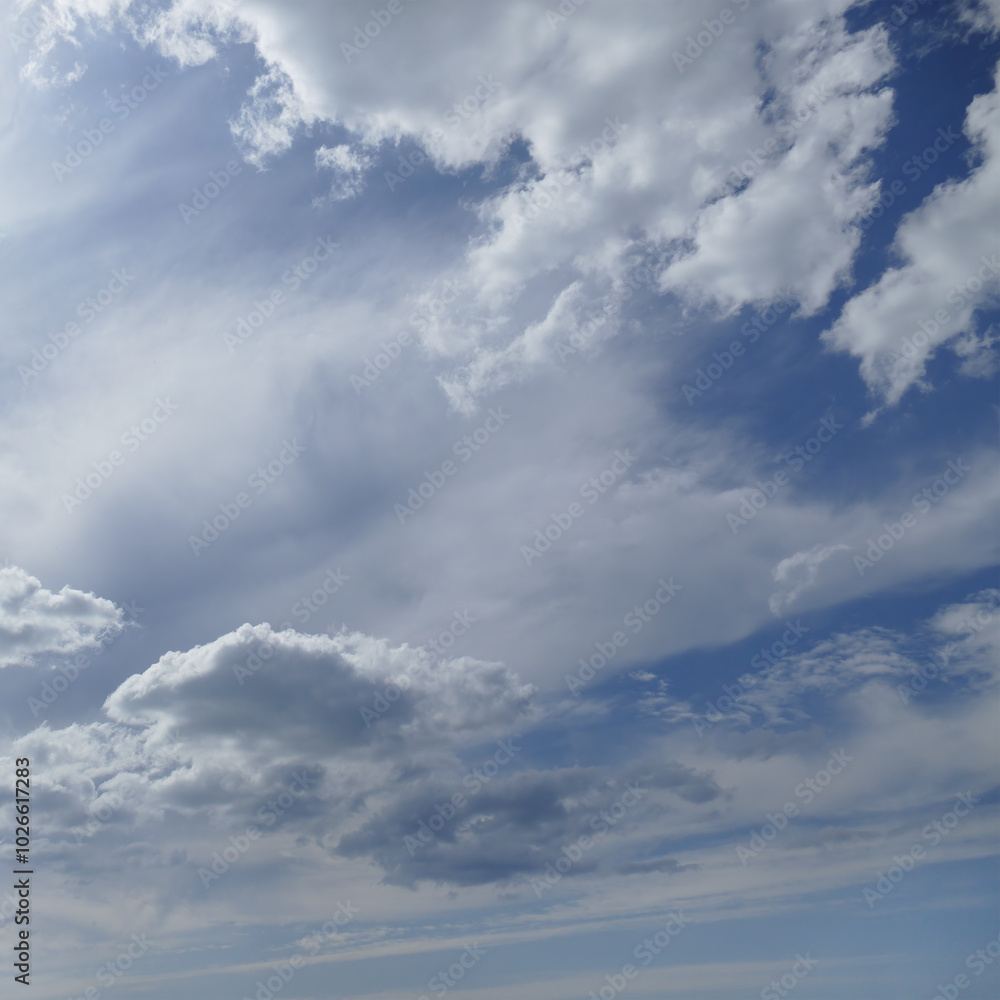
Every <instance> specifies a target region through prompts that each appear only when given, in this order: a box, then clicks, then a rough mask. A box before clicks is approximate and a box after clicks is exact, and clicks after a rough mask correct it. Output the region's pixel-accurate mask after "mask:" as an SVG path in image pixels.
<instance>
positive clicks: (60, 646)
mask: <svg viewBox="0 0 1000 1000" xmlns="http://www.w3.org/2000/svg"><path fill="white" fill-rule="evenodd" d="M122 628H124V615H123V612H122V611H121V609H120V608H116V607H115V605H114V604H113V603H112V602H111V601H108V600H105V599H104V598H103V597H95V596H94V595H93V594H89V593H86V592H84V591H82V590H76V589H75V588H73V587H69V586H65V587H63V588H62V590H60V591H59V592H58V593H52V591H50V590H46V589H45V588H44V587H43V586H42V584H41V581H40V580H38V579H36V578H35V577H33V576H31V575H30V574H28V573H26V572H25V571H24V570H23V569H21V568H20V567H18V566H3V567H0V667H10V666H30V665H48V664H46V661H47V660H51V659H61V658H63V657H67V656H72V655H73V654H74V653H77V652H80V651H82V650H86V649H95V648H97V647H98V646H100V645H101V640H102V638H106V637H108V636H112V635H115V634H116V633H118V632H120V631H121V630H122Z"/></svg>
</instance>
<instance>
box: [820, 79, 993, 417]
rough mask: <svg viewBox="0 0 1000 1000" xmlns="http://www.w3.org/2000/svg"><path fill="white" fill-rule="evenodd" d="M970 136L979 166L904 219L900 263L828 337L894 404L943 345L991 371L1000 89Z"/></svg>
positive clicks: (942, 142) (980, 106)
mask: <svg viewBox="0 0 1000 1000" xmlns="http://www.w3.org/2000/svg"><path fill="white" fill-rule="evenodd" d="M965 134H966V136H967V137H968V139H969V141H970V142H971V143H972V144H973V147H974V149H975V152H976V155H977V157H978V159H979V160H980V162H979V163H978V165H977V166H976V168H975V169H974V170H973V171H972V173H971V174H970V175H969V176H968V177H966V178H964V179H962V180H960V181H949V182H946V183H943V184H941V185H939V186H938V187H937V188H935V190H934V191H933V193H932V194H930V195H929V196H928V197H927V198H926V199H925V201H924V202H923V203H922V204H921V205H920V207H919V208H917V209H915V210H914V211H913V212H911V213H910V214H908V215H907V216H906V217H905V218H904V219H903V221H902V222H901V223H900V226H899V229H898V231H897V233H896V242H895V246H894V249H895V251H896V253H897V254H898V256H899V257H900V258H901V260H902V264H901V266H899V267H891V268H889V269H887V270H886V271H885V273H884V274H882V275H881V277H880V278H879V280H878V281H877V282H876V283H874V284H873V285H871V286H870V287H868V288H866V289H865V290H864V291H863V292H861V293H860V294H858V295H856V296H855V297H854V298H852V299H850V300H849V301H848V302H847V304H846V305H845V306H844V309H843V311H842V313H841V315H840V316H839V317H838V319H837V321H836V323H835V324H834V325H833V326H832V327H831V329H830V330H829V331H828V332H827V333H826V334H825V335H824V336H825V338H826V339H827V341H828V342H829V343H830V344H831V345H832V346H834V347H837V348H839V349H841V350H846V351H850V352H851V354H853V355H856V356H857V357H859V358H860V359H861V372H862V375H863V376H864V378H865V381H866V382H867V383H868V385H869V386H870V387H871V389H872V391H873V393H874V394H875V396H876V398H877V399H878V400H879V401H880V402H883V403H886V404H889V405H893V404H895V403H898V402H899V400H900V399H901V398H902V396H903V394H904V393H905V392H906V390H907V389H908V388H910V387H911V386H913V385H918V384H920V383H921V381H922V379H923V377H924V373H925V371H926V367H927V362H928V360H929V359H930V358H931V357H933V355H934V353H935V352H936V351H937V349H938V348H939V347H942V346H944V345H946V344H947V345H949V346H951V347H952V348H953V349H954V350H955V352H956V353H957V354H959V355H961V356H962V357H965V358H966V361H965V363H964V368H965V372H966V374H975V373H976V371H977V367H979V366H986V372H987V373H989V371H990V367H991V366H988V365H987V357H988V356H989V354H990V353H991V348H992V345H993V339H994V338H993V337H992V336H991V335H990V333H989V331H988V330H984V329H983V319H982V317H983V315H984V312H985V311H986V310H987V309H989V308H990V307H992V308H994V309H995V307H996V305H997V303H998V302H1000V259H998V257H997V252H996V247H997V241H996V233H997V226H998V225H1000V208H998V206H997V199H996V191H997V187H998V185H1000V91H998V90H997V89H996V88H994V89H993V90H992V91H991V92H990V93H989V94H983V95H980V96H979V97H977V98H975V100H973V101H972V103H971V104H970V105H969V109H968V113H967V115H966V119H965ZM956 138H957V136H954V135H948V134H947V133H946V132H942V134H941V135H939V136H937V137H936V138H935V140H934V145H932V146H930V147H928V150H927V151H925V156H926V157H930V156H933V158H934V160H936V159H937V156H938V154H940V153H943V152H945V151H946V150H947V148H948V146H949V145H950V144H951V143H953V142H954V141H955V139H956ZM987 326H988V324H987ZM963 335H964V336H963ZM959 337H962V339H957V338H959ZM983 355H986V357H983ZM979 358H982V360H977V359H979Z"/></svg>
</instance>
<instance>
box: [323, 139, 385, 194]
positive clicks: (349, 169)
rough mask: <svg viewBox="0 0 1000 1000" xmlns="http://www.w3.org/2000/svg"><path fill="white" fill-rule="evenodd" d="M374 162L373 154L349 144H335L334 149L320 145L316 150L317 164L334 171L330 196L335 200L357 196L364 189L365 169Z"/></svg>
mask: <svg viewBox="0 0 1000 1000" xmlns="http://www.w3.org/2000/svg"><path fill="white" fill-rule="evenodd" d="M374 162H375V161H374V159H373V158H372V157H371V156H366V155H365V154H364V153H363V152H361V151H360V150H359V149H356V148H352V147H351V146H348V145H340V146H334V147H333V148H332V149H331V148H328V147H327V146H320V147H319V149H317V150H316V166H317V167H318V168H319V169H321V170H329V171H331V172H332V173H333V181H332V183H331V185H330V197H331V198H332V199H333V200H334V201H346V200H347V199H349V198H356V197H357V196H358V195H359V194H360V193H361V192H362V191H363V190H364V186H365V185H364V174H365V171H366V170H368V168H369V167H371V165H372V164H373V163H374Z"/></svg>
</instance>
